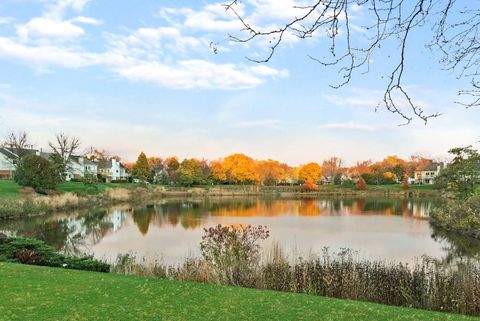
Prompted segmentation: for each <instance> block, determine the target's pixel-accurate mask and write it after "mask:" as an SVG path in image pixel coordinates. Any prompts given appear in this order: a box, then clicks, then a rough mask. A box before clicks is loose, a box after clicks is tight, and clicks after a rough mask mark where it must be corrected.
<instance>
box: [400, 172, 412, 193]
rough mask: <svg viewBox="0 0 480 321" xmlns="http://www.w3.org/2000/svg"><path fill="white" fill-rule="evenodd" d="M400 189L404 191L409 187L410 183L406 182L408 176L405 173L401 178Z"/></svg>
mask: <svg viewBox="0 0 480 321" xmlns="http://www.w3.org/2000/svg"><path fill="white" fill-rule="evenodd" d="M402 189H403V190H404V191H406V190H408V189H410V185H409V184H408V176H407V175H405V176H404V177H403V179H402Z"/></svg>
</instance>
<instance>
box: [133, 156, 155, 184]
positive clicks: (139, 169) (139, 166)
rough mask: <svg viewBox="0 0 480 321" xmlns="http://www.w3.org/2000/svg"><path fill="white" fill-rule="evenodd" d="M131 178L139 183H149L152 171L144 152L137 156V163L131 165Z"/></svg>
mask: <svg viewBox="0 0 480 321" xmlns="http://www.w3.org/2000/svg"><path fill="white" fill-rule="evenodd" d="M132 177H133V178H136V179H139V180H141V181H149V180H151V179H152V171H151V169H150V165H148V160H147V156H146V155H145V153H144V152H141V153H140V155H138V158H137V162H136V163H135V165H133V168H132Z"/></svg>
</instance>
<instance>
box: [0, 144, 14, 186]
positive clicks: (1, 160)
mask: <svg viewBox="0 0 480 321" xmlns="http://www.w3.org/2000/svg"><path fill="white" fill-rule="evenodd" d="M17 159H18V156H17V154H15V153H12V152H11V151H9V150H8V149H6V148H0V179H10V178H12V177H13V173H14V172H15V164H16V162H17Z"/></svg>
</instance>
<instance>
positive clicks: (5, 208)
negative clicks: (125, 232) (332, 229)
mask: <svg viewBox="0 0 480 321" xmlns="http://www.w3.org/2000/svg"><path fill="white" fill-rule="evenodd" d="M441 195H442V194H441V193H440V192H439V191H437V190H432V189H418V190H408V191H403V190H402V189H400V188H397V187H396V186H394V185H392V186H390V187H388V188H387V187H378V186H377V187H376V188H370V189H369V190H366V191H358V190H355V189H351V188H339V187H335V186H321V188H320V189H319V190H318V191H315V192H308V193H306V192H303V191H302V187H301V186H252V185H245V186H239V185H221V186H199V187H177V186H160V185H143V186H142V185H139V184H131V183H118V184H116V183H113V184H112V183H111V184H107V183H100V184H98V186H97V188H96V189H92V187H89V186H86V185H84V184H83V183H80V182H64V183H62V184H60V186H59V188H58V191H57V193H54V194H52V195H49V196H44V195H38V194H35V193H32V192H31V190H30V191H29V192H28V193H26V192H25V191H22V189H21V188H20V187H19V186H18V185H17V184H16V183H15V182H13V181H8V180H0V219H12V218H18V217H28V216H35V215H41V214H45V213H48V212H55V211H65V210H72V209H80V208H90V207H95V206H96V207H103V206H110V205H114V204H118V203H125V202H128V203H132V204H138V203H140V202H145V201H154V200H156V199H159V198H169V197H246V196H259V197H262V196H265V197H278V198H315V197H360V198H362V197H387V198H421V197H425V198H434V197H439V196H441Z"/></svg>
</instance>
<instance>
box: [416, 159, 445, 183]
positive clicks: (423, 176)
mask: <svg viewBox="0 0 480 321" xmlns="http://www.w3.org/2000/svg"><path fill="white" fill-rule="evenodd" d="M442 168H443V163H436V162H430V163H428V164H425V165H423V166H421V167H419V168H417V170H415V184H422V185H432V184H434V183H435V178H436V177H437V176H438V174H439V173H440V170H441V169H442Z"/></svg>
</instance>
